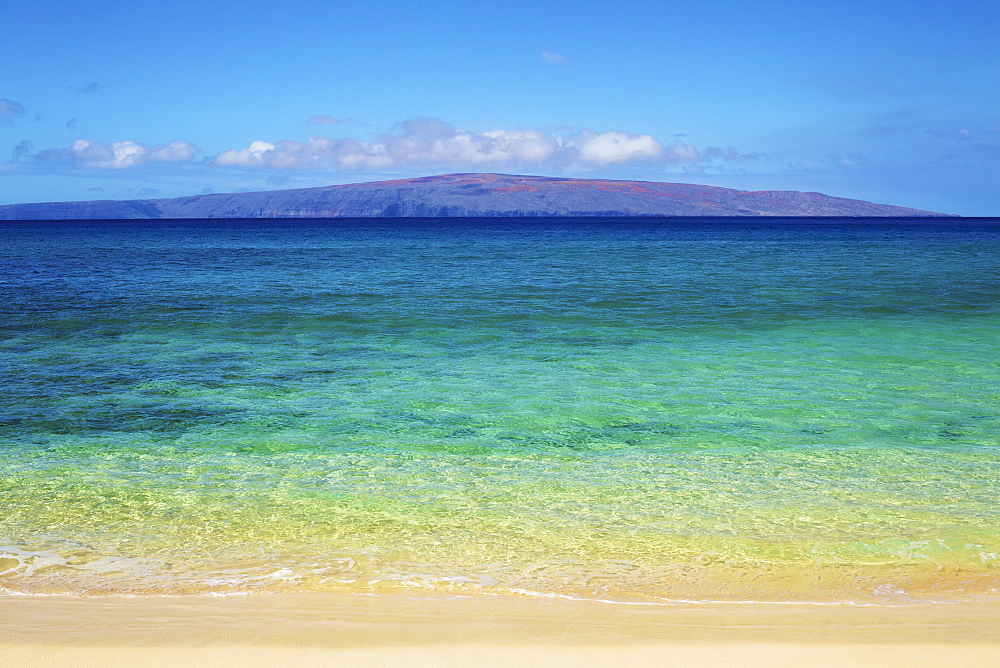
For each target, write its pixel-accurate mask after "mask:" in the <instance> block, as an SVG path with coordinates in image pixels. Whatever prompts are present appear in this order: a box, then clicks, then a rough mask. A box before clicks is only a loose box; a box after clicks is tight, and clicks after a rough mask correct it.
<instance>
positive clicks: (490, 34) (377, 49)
mask: <svg viewBox="0 0 1000 668" xmlns="http://www.w3.org/2000/svg"><path fill="white" fill-rule="evenodd" d="M998 34H1000V2H996V1H979V2H977V1H971V0H970V1H963V0H952V1H951V2H933V1H924V2H920V1H915V0H909V1H905V2H904V1H898V2H897V1H890V0H868V1H866V2H854V1H851V0H845V1H840V2H805V1H802V0H799V1H796V2H790V1H788V2H786V1H777V0H774V1H765V0H761V1H753V0H706V1H704V2H671V1H670V0H659V1H655V2H652V1H651V2H646V1H643V0H636V1H629V0H618V1H614V2H610V1H609V2H587V1H578V2H573V3H567V2H549V1H548V0H533V1H531V2H520V1H517V0H514V1H509V2H502V3H493V2H491V3H486V2H474V1H469V0H466V1H464V2H457V1H450V0H422V1H421V0H411V1H403V0H399V1H395V2H388V1H379V0H369V1H368V2H352V1H349V0H344V1H342V2H315V1H314V2H298V1H296V0H284V1H281V2H278V1H265V0H243V1H241V2H226V1H222V0H219V1H214V2H213V1H212V0H200V1H197V2H193V1H192V2H188V1H185V0H170V1H162V2H154V1H153V0H149V1H144V0H136V1H135V2H128V3H122V2H104V1H101V0H88V1H83V0H74V1H72V2H68V1H56V0H32V1H31V2H27V1H22V0H6V2H4V3H3V5H2V7H0V53H2V59H0V203H4V204H6V203H14V202H30V201H57V200H79V199H128V198H150V197H175V196H182V195H193V194H200V193H206V192H237V191H246V190H267V189H275V188H293V187H309V186H318V185H325V184H334V183H352V182H359V181H371V180H380V179H387V178H401V177H411V176H422V175H428V174H438V173H448V172H479V171H482V172H504V173H519V174H544V175H556V176H558V175H569V176H577V177H593V178H628V179H641V180H652V181H674V182H688V183H704V184H709V185H719V186H726V187H731V188H739V189H745V190H808V191H819V192H824V193H826V194H830V195H837V196H843V197H854V198H859V199H866V200H871V201H876V202H880V203H886V204H899V205H903V206H912V207H916V208H924V209H930V210H935V211H941V212H946V213H957V214H962V215H985V216H988V215H1000V46H998V44H1000V39H998V38H997V35H998Z"/></svg>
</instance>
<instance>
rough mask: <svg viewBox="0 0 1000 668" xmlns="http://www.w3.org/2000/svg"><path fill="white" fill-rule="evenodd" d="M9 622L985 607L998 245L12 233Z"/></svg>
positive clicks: (657, 232)
mask: <svg viewBox="0 0 1000 668" xmlns="http://www.w3.org/2000/svg"><path fill="white" fill-rule="evenodd" d="M2 233H3V234H4V236H5V239H6V240H9V241H10V243H9V244H7V246H8V248H7V250H4V251H0V259H2V261H3V265H2V266H3V283H2V293H0V297H2V298H3V304H2V305H0V316H2V331H3V339H2V343H0V363H2V369H3V377H2V378H0V381H2V383H3V388H4V389H3V393H2V395H0V452H2V460H0V462H2V463H0V512H2V515H0V588H3V590H6V591H8V592H14V593H46V592H86V593H102V594H114V593H164V592H168V593H204V592H217V593H235V592H245V591H258V590H264V591H276V590H328V589H342V590H348V591H358V590H364V591H370V590H386V589H388V590H398V589H399V588H416V589H436V590H441V589H446V590H455V591H463V592H469V591H479V592H491V593H509V592H521V593H525V592H530V593H533V594H537V595H570V596H581V597H596V598H607V599H613V600H663V599H668V600H669V599H696V600H718V599H724V600H749V599H753V600H759V599H766V600H816V601H830V600H851V601H885V600H889V601H906V600H927V599H932V600H944V599H948V600H953V599H955V598H974V597H982V596H988V597H990V596H996V589H997V588H1000V570H997V566H998V554H1000V529H998V526H1000V522H998V515H1000V512H998V510H997V502H998V493H997V487H998V483H1000V466H998V464H1000V458H998V455H1000V448H998V446H1000V436H998V434H1000V358H998V354H997V344H998V342H1000V341H998V339H1000V336H998V334H997V332H998V331H1000V271H998V269H1000V226H998V225H997V224H996V222H995V221H992V222H989V221H988V222H980V223H978V224H969V223H956V222H954V221H948V222H943V221H937V222H928V221H924V222H922V223H921V222H917V221H913V222H911V223H898V222H897V223H893V224H873V223H867V224H862V223H853V224H829V223H828V224H815V223H811V222H809V221H807V220H802V221H797V222H796V221H784V222H778V223H776V222H771V223H739V224H730V223H725V222H707V221H703V222H698V221H689V222H685V223H674V224H662V223H661V224H650V223H635V222H631V223H629V222H625V221H618V222H610V223H609V222H604V223H595V222H593V221H582V220H571V221H535V222H533V223H530V224H528V223H524V222H518V221H485V220H480V221H462V222H460V223H457V224H441V223H440V222H438V223H433V222H431V221H423V222H417V223H412V222H405V221H402V222H401V221H395V222H393V221H375V222H372V221H366V222H354V223H338V222H332V221H331V222H326V223H324V222H319V223H317V222H308V223H306V222H287V221H286V222H277V221H275V222H257V223H253V222H246V221H242V222H231V223H225V222H220V223H212V224H210V225H205V224H202V225H195V224H183V223H176V222H174V223H172V222H169V221H163V222H156V223H130V224H126V223H104V224H101V223H78V224H64V225H56V224H16V225H9V226H6V227H5V228H4V229H3V230H2Z"/></svg>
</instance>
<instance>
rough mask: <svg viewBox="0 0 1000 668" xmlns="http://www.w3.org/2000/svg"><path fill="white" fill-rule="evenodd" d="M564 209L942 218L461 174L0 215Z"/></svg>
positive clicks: (813, 196) (9, 208)
mask: <svg viewBox="0 0 1000 668" xmlns="http://www.w3.org/2000/svg"><path fill="white" fill-rule="evenodd" d="M494 216H503V217H563V216H623V217H628V216H665V217H682V216H684V217H686V216H709V217H711V216H718V217H722V216H727V217H728V216H732V217H744V216H745V217H759V216H838V217H934V216H948V214H941V213H935V212H931V211H923V210H920V209H912V208H908V207H901V206H893V205H888V204H876V203H873V202H866V201H864V200H856V199H848V198H844V197H833V196H830V195H824V194H822V193H816V192H800V191H781V190H763V191H748V190H735V189H732V188H722V187H719V186H704V185H696V184H687V183H663V182H658V181H623V180H612V179H576V178H564V177H551V176H526V175H510V174H492V173H458V174H441V175H435V176H423V177H417V178H409V179H394V180H389V181H372V182H367V183H350V184H343V185H330V186H319V187H314V188H296V189H289V190H270V191H259V192H245V193H220V194H209V195H193V196H188V197H174V198H165V199H146V200H91V201H79V202H40V203H28V204H7V205H2V206H0V220H72V219H120V220H125V219H131V220H143V219H199V218H205V219H212V218H368V217H387V218H409V217H424V218H435V217H494Z"/></svg>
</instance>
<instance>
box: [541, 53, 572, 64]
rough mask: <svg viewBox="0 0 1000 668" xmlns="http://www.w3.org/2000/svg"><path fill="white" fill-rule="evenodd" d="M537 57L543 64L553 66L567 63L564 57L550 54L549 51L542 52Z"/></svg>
mask: <svg viewBox="0 0 1000 668" xmlns="http://www.w3.org/2000/svg"><path fill="white" fill-rule="evenodd" d="M538 56H539V57H540V58H541V59H542V60H544V61H545V62H547V63H552V64H553V65H565V64H566V63H567V62H568V61H567V60H566V56H563V55H561V54H558V53H552V52H551V51H542V52H541V53H540V54H538Z"/></svg>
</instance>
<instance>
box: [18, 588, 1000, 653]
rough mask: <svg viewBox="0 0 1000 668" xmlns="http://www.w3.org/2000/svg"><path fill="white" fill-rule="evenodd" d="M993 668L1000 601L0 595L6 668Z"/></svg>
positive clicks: (999, 649)
mask: <svg viewBox="0 0 1000 668" xmlns="http://www.w3.org/2000/svg"><path fill="white" fill-rule="evenodd" d="M623 661H626V662H631V663H635V664H637V665H715V666H729V665H732V666H754V665H759V666H786V665H787V666H792V665H802V664H803V663H804V662H809V663H811V664H814V665H820V664H821V665H852V666H856V665H873V666H875V665H878V666H893V665H907V666H925V665H926V666H930V665H939V664H941V663H943V662H946V663H949V664H951V665H960V666H980V665H982V666H988V665H1000V602H981V603H961V604H925V605H893V606H853V605H810V604H799V603H780V604H774V603H739V604H734V603H718V604H715V603H711V604H709V603H700V604H687V603H679V604H675V605H667V606H662V605H657V606H645V605H622V604H607V603H600V602H592V601H567V600H547V599H526V598H513V597H505V598H435V597H402V596H364V595H330V594H294V595H293V594H276V595H252V596H234V597H226V598H210V597H178V598H166V597H137V598H113V597H93V598H71V597H61V596H52V597H17V596H12V597H2V598H0V666H15V665H16V666H22V667H24V666H56V667H61V666H74V667H89V666H108V665H122V666H124V665H128V666H168V665H170V666H176V665H185V666H201V665H204V666H229V665H232V666H281V665H300V666H324V665H347V666H414V665H434V666H469V665H472V666H477V665H482V666H502V665H519V666H536V665H537V666H543V665H544V666H551V665H553V664H556V663H566V664H568V665H583V666H598V665H609V664H615V663H621V662H623Z"/></svg>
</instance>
